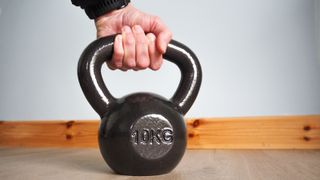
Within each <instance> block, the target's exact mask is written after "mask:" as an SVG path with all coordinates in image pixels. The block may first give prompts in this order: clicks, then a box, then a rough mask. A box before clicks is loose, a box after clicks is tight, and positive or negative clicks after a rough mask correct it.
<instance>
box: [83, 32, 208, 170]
mask: <svg viewBox="0 0 320 180" xmlns="http://www.w3.org/2000/svg"><path fill="white" fill-rule="evenodd" d="M114 38H115V36H109V37H104V38H100V39H97V40H95V41H94V42H92V43H91V44H90V45H89V46H88V47H87V48H86V49H85V50H84V52H83V53H82V55H81V57H80V60H79V64H78V78H79V82H80V85H81V88H82V90H83V92H84V94H85V96H86V98H87V100H88V101H89V103H90V104H91V106H92V107H93V108H94V110H95V111H96V112H97V113H98V114H99V115H100V117H101V124H100V129H99V138H98V139H99V147H100V151H101V154H102V156H103V158H104V160H105V161H106V162H107V164H108V165H109V166H110V167H111V168H112V169H113V170H114V171H115V172H116V173H119V174H125V175H157V174H163V173H167V172H170V171H171V170H172V169H173V168H174V167H175V166H176V165H177V164H178V162H179V161H180V160H181V158H182V156H183V154H184V152H185V148H186V126H185V122H184V120H183V115H184V114H186V113H187V111H188V110H189V109H190V107H191V105H192V104H193V102H194V100H195V99H196V96H197V94H198V92H199V88H200V84H201V76H202V73H201V67H200V64H199V61H198V59H197V57H196V56H195V54H194V53H193V52H192V51H191V50H190V49H189V48H187V47H186V46H184V45H183V44H181V43H179V42H177V41H174V40H172V41H171V42H170V43H169V45H168V48H167V51H166V53H165V54H164V58H165V59H168V60H169V61H171V62H173V63H175V64H176V65H177V66H178V67H179V69H180V71H181V74H182V77H181V80H180V83H179V87H178V89H177V90H176V92H175V93H174V95H173V97H172V98H171V99H170V100H167V99H165V98H163V97H161V96H159V95H156V94H152V93H134V94H130V95H127V96H125V97H122V98H120V99H117V98H115V97H113V96H112V95H111V94H110V92H109V91H108V89H107V88H106V86H105V84H104V82H103V80H102V76H101V66H102V64H103V63H104V62H105V60H106V59H111V57H112V53H113V41H114Z"/></svg>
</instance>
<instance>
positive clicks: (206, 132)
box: [0, 115, 320, 149]
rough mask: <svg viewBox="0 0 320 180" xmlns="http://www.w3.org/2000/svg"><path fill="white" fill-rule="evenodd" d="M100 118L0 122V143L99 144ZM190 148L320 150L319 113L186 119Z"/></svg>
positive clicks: (25, 145) (23, 144) (32, 145)
mask: <svg viewBox="0 0 320 180" xmlns="http://www.w3.org/2000/svg"><path fill="white" fill-rule="evenodd" d="M99 123H100V122H99V121H98V120H85V121H84V120H75V121H0V146H9V147H97V146H98V144H97V131H98V127H99ZM186 123H187V131H188V148H189V149H320V115H306V116H272V117H235V118H200V119H189V120H187V121H186Z"/></svg>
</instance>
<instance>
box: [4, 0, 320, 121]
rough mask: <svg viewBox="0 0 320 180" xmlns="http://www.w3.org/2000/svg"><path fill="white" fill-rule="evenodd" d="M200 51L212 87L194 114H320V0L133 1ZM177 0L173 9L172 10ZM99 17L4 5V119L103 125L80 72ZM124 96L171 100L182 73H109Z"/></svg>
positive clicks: (29, 4) (35, 3)
mask: <svg viewBox="0 0 320 180" xmlns="http://www.w3.org/2000/svg"><path fill="white" fill-rule="evenodd" d="M133 4H134V5H135V6H136V7H138V8H139V9H141V10H143V11H146V12H150V13H153V14H156V15H159V16H160V17H161V18H162V19H163V20H164V21H165V22H166V23H167V25H168V26H169V27H170V28H171V30H172V31H173V34H174V39H177V40H179V41H181V42H184V43H185V44H187V45H188V46H190V47H191V49H193V50H194V52H195V53H196V54H197V55H198V57H199V59H200V61H201V64H202V66H203V73H204V74H203V77H204V78H203V86H202V89H201V91H200V95H199V98H198V99H197V101H196V103H195V104H194V106H193V107H192V109H191V111H190V112H189V113H188V115H187V116H188V117H216V116H256V115H296V114H319V113H320V58H319V56H320V53H319V46H320V43H319V42H320V40H319V39H320V38H319V37H320V35H319V29H320V28H319V27H320V25H319V19H320V18H319V17H320V16H319V14H320V13H319V12H320V11H319V10H320V6H319V4H320V3H319V1H317V0H281V1H278V0H210V1H209V0H207V1H205V0H202V1H201V4H202V5H198V4H200V1H183V0H175V1H172V0H161V1H157V0H148V1H141V0H133ZM169 4H171V5H169ZM94 39H95V29H94V24H93V22H92V21H90V20H88V19H87V17H86V15H85V14H84V12H83V11H82V10H80V9H79V8H76V7H73V6H72V5H71V3H70V2H69V0H60V1H41V0H28V1H27V0H20V1H18V0H14V1H13V0H7V1H6V0H1V1H0V90H1V93H0V119H1V120H17V119H19V120H24V119H27V120H29V119H97V118H98V115H97V114H96V113H95V112H94V111H93V110H92V109H91V107H90V106H89V104H88V103H87V101H86V100H85V98H84V96H83V94H82V92H81V90H80V87H79V84H78V81H77V76H76V75H77V74H76V67H77V61H78V58H79V55H80V53H81V52H82V50H83V49H84V48H85V46H86V45H87V44H88V43H89V42H91V41H92V40H94ZM317 58H318V59H319V60H317ZM103 76H104V77H105V81H106V83H107V85H108V87H109V88H110V90H111V91H112V93H113V94H114V95H115V96H118V97H119V96H122V95H125V94H127V93H130V92H134V91H153V92H156V93H159V94H161V95H163V96H166V97H170V96H171V95H172V94H173V92H174V90H175V88H176V87H177V83H178V81H179V78H180V75H179V72H178V69H177V68H176V67H175V66H173V65H172V64H170V63H165V64H164V66H163V68H162V69H161V70H160V71H159V72H152V71H149V70H147V71H143V72H138V73H135V72H128V73H122V72H119V71H115V72H112V71H110V70H107V69H104V70H103Z"/></svg>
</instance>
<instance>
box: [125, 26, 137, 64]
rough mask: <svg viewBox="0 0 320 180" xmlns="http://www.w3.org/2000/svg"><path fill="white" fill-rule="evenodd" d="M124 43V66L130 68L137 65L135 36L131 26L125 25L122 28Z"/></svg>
mask: <svg viewBox="0 0 320 180" xmlns="http://www.w3.org/2000/svg"><path fill="white" fill-rule="evenodd" d="M122 38H123V40H122V43H123V48H124V60H123V66H124V67H125V68H128V69H132V68H134V67H136V61H135V58H136V52H135V38H134V35H133V33H132V31H131V28H130V27H128V26H124V27H123V28H122Z"/></svg>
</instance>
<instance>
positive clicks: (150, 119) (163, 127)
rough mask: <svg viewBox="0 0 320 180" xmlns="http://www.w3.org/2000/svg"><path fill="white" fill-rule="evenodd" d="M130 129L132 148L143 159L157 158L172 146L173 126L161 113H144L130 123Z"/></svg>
mask: <svg viewBox="0 0 320 180" xmlns="http://www.w3.org/2000/svg"><path fill="white" fill-rule="evenodd" d="M130 130H131V133H130V135H131V137H130V139H131V144H132V146H133V148H134V150H135V151H136V152H137V153H138V154H139V155H140V156H141V157H143V158H145V159H158V158H160V157H162V156H164V155H165V154H167V153H168V152H169V151H170V149H171V148H172V146H173V143H174V132H173V128H172V126H171V124H170V122H169V121H168V120H167V119H166V118H165V117H163V116H162V115H159V114H149V115H145V116H143V117H141V118H140V119H138V120H137V121H136V122H135V123H134V124H132V125H131V127H130Z"/></svg>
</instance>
